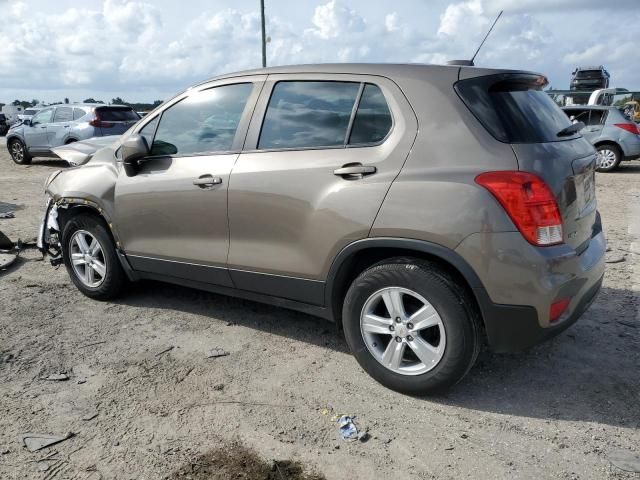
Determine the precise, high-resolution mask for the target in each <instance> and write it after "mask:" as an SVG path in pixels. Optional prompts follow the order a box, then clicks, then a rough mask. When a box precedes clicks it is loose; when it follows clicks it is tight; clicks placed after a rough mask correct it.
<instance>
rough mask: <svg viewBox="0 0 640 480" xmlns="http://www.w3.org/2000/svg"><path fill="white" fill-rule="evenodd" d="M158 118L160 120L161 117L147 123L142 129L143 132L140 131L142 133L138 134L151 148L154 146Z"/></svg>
mask: <svg viewBox="0 0 640 480" xmlns="http://www.w3.org/2000/svg"><path fill="white" fill-rule="evenodd" d="M158 118H160V116H157V117H155V118H154V119H153V120H151V121H150V122H149V123H147V124H146V125H145V126H144V127H143V128H142V130H140V132H138V133H139V134H140V135H142V136H143V137H144V139H145V140H146V142H147V147H151V145H152V144H153V135H154V134H155V133H156V127H157V126H158Z"/></svg>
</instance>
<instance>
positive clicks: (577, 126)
mask: <svg viewBox="0 0 640 480" xmlns="http://www.w3.org/2000/svg"><path fill="white" fill-rule="evenodd" d="M584 127H585V125H584V123H583V122H576V123H572V124H571V125H569V126H568V127H566V128H563V129H562V130H560V131H559V132H558V133H557V135H558V136H559V137H568V136H570V135H573V134H574V133H578V132H579V131H580V130H582V129H583V128H584Z"/></svg>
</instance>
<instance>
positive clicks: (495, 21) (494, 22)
mask: <svg viewBox="0 0 640 480" xmlns="http://www.w3.org/2000/svg"><path fill="white" fill-rule="evenodd" d="M503 11H504V10H500V13H499V14H498V16H497V17H496V19H495V20H494V21H493V25H491V28H490V29H489V31H488V32H487V34H486V35H485V36H484V38H483V39H482V42H481V43H480V46H479V47H478V49H477V50H476V53H474V54H473V57H471V65H473V61H474V60H475V59H476V55H478V52H479V51H480V49H481V48H482V46H483V45H484V42H485V41H486V40H487V37H488V36H489V35H490V34H491V31H492V30H493V27H495V26H496V23H498V20H500V17H501V16H502V12H503Z"/></svg>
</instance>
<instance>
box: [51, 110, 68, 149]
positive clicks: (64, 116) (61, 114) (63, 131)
mask: <svg viewBox="0 0 640 480" xmlns="http://www.w3.org/2000/svg"><path fill="white" fill-rule="evenodd" d="M72 121H73V108H72V107H57V108H56V111H55V113H54V114H53V120H52V122H51V123H50V124H48V125H47V136H48V137H49V140H48V141H49V146H50V147H58V146H60V145H64V143H65V141H66V139H67V137H68V136H69V127H70V125H71V122H72Z"/></svg>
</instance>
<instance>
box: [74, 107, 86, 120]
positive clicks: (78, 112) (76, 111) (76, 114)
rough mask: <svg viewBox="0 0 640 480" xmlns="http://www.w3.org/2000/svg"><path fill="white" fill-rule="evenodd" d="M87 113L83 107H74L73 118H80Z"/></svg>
mask: <svg viewBox="0 0 640 480" xmlns="http://www.w3.org/2000/svg"><path fill="white" fill-rule="evenodd" d="M86 114H87V112H85V111H84V110H83V109H82V108H74V109H73V119H74V120H78V119H80V118H82V117H84V116H85V115H86Z"/></svg>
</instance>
